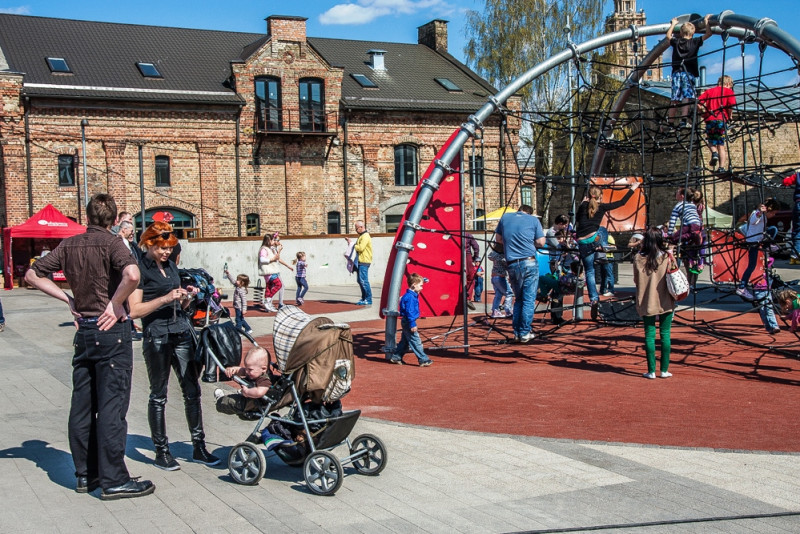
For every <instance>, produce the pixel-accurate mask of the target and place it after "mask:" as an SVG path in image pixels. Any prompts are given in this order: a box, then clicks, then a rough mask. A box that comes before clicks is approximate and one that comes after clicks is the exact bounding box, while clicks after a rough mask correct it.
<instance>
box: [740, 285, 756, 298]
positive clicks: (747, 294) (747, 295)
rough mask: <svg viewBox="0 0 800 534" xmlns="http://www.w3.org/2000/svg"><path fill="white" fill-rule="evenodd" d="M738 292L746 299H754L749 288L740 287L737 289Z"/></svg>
mask: <svg viewBox="0 0 800 534" xmlns="http://www.w3.org/2000/svg"><path fill="white" fill-rule="evenodd" d="M736 294H737V295H739V296H740V297H742V298H743V299H745V300H753V298H754V297H753V294H752V293H750V291H748V290H747V288H746V287H740V288H737V289H736Z"/></svg>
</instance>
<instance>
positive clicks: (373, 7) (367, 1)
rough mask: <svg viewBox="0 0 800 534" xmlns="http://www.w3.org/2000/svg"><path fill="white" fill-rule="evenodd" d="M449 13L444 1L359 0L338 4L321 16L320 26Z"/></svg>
mask: <svg viewBox="0 0 800 534" xmlns="http://www.w3.org/2000/svg"><path fill="white" fill-rule="evenodd" d="M424 9H434V10H436V11H439V12H441V11H449V10H451V9H452V7H451V6H450V5H449V4H447V3H446V2H445V1H444V0H358V3H349V4H337V5H335V6H333V7H332V8H330V9H329V10H328V11H326V12H325V13H323V14H321V15H320V16H319V22H320V24H367V23H370V22H372V21H373V20H375V19H377V18H378V17H383V16H386V15H395V14H399V15H413V14H414V13H416V12H418V11H421V10H424Z"/></svg>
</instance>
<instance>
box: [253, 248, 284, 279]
mask: <svg viewBox="0 0 800 534" xmlns="http://www.w3.org/2000/svg"><path fill="white" fill-rule="evenodd" d="M261 248H262V249H263V248H266V247H261ZM267 253H268V254H269V258H270V259H272V258H274V257H275V256H274V254H273V253H272V251H271V250H269V249H267ZM278 269H279V266H278V262H277V261H267V262H263V261H261V250H260V249H259V252H258V274H260V275H261V276H269V275H271V274H277V273H278Z"/></svg>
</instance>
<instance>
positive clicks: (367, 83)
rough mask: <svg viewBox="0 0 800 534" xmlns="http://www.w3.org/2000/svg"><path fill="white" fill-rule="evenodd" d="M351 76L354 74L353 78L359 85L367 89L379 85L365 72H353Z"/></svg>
mask: <svg viewBox="0 0 800 534" xmlns="http://www.w3.org/2000/svg"><path fill="white" fill-rule="evenodd" d="M350 76H352V77H353V79H354V80H355V81H357V82H358V85H360V86H361V87H364V88H365V89H376V88H377V87H378V85H377V84H376V83H375V82H373V81H372V80H370V79H369V78H367V77H366V76H364V75H363V74H351V75H350Z"/></svg>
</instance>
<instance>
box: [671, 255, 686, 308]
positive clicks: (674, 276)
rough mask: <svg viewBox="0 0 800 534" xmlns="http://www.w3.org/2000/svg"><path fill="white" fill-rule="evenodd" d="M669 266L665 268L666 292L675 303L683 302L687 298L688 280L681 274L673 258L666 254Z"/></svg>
mask: <svg viewBox="0 0 800 534" xmlns="http://www.w3.org/2000/svg"><path fill="white" fill-rule="evenodd" d="M668 256H669V266H668V267H667V291H669V294H670V295H672V298H674V299H675V300H676V301H679V300H683V299H685V298H686V297H688V296H689V280H687V279H686V275H685V274H683V271H681V269H680V267H678V263H677V262H676V261H675V257H674V256H673V255H672V253H668Z"/></svg>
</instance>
